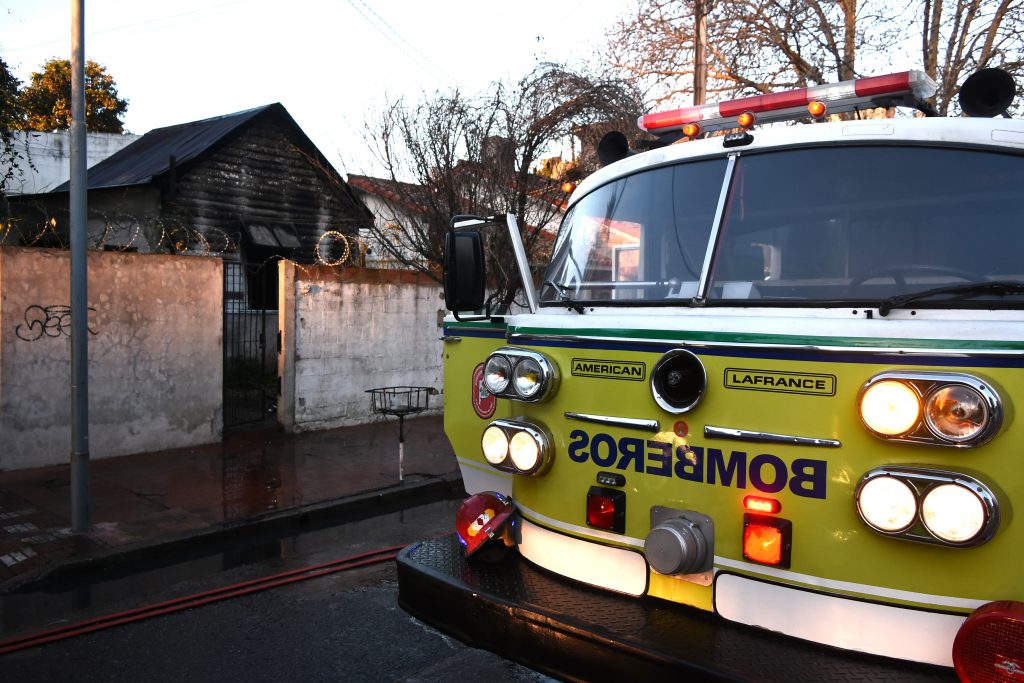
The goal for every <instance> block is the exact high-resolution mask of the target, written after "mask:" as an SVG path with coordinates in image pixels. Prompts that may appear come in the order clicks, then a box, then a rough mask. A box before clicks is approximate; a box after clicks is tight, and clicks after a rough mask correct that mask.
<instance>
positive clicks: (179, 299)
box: [0, 247, 223, 470]
mask: <svg viewBox="0 0 1024 683" xmlns="http://www.w3.org/2000/svg"><path fill="white" fill-rule="evenodd" d="M88 269H89V292H88V305H89V307H90V309H91V310H90V312H89V328H90V330H91V331H92V332H93V333H92V334H90V335H89V351H88V355H89V425H90V440H89V451H90V455H91V457H93V458H106V457H112V456H117V455H127V454H130V453H140V452H145V451H154V450H163V449H168V448H180V447H188V446H194V445H199V444H204V443H211V442H215V441H218V440H219V439H220V436H221V427H222V408H223V404H222V377H223V369H222V351H221V348H222V333H223V323H222V320H223V313H222V289H223V264H222V262H221V261H220V259H216V258H200V257H181V256H168V255H157V254H132V253H120V252H98V251H90V252H89V255H88ZM69 304H70V255H69V252H67V251H63V250H49V249H26V248H17V247H2V248H0V470H7V469H19V468H26V467H39V466H43V465H53V464H60V463H66V462H68V460H69V453H70V450H71V428H70V421H71V391H70V379H71V368H70V353H71V339H70V336H69V335H70V312H69Z"/></svg>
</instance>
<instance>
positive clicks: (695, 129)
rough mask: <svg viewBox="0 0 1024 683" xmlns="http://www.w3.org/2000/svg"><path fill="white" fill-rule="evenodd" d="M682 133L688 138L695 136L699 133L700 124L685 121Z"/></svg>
mask: <svg viewBox="0 0 1024 683" xmlns="http://www.w3.org/2000/svg"><path fill="white" fill-rule="evenodd" d="M683 135H685V136H686V137H688V138H695V137H697V136H698V135H700V126H698V125H697V124H696V123H687V124H686V125H685V126H683Z"/></svg>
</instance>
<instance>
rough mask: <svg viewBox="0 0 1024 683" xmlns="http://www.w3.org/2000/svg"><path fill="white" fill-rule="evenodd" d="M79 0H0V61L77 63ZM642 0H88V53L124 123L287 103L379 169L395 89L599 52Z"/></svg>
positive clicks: (337, 156)
mask: <svg viewBox="0 0 1024 683" xmlns="http://www.w3.org/2000/svg"><path fill="white" fill-rule="evenodd" d="M71 8H72V2H71V0H0V57H2V58H3V59H4V61H6V62H7V64H8V66H9V67H10V69H11V71H12V72H13V73H14V75H15V77H17V78H19V79H20V80H21V81H22V83H23V84H24V83H26V82H28V81H29V79H30V76H31V74H32V72H33V71H39V70H40V69H41V67H42V65H43V63H44V62H45V61H46V60H47V59H50V58H52V57H60V58H70V54H71ZM634 8H635V0H561V2H551V0H517V1H516V2H514V3H513V2H502V3H497V2H489V1H487V0H476V1H473V0H423V1H419V2H412V1H407V2H402V1H399V0H326V1H325V0H287V1H286V2H281V1H278V2H271V1H270V0H176V1H175V2H168V3H158V2H152V1H151V0H100V1H97V0H86V2H85V33H86V36H85V53H86V59H91V60H93V61H96V62H98V63H100V64H102V65H103V66H104V67H106V69H107V72H108V73H109V74H110V75H111V76H112V77H113V78H114V81H115V82H116V83H117V86H118V91H119V94H120V96H121V97H122V98H127V99H128V100H129V105H128V112H127V115H126V116H125V128H126V129H127V130H128V131H129V132H131V133H137V134H141V133H145V132H147V131H149V130H151V129H153V128H159V127H162V126H169V125H174V124H178V123H185V122H188V121H196V120H200V119H204V118H209V117H213V116H220V115H223V114H230V113H234V112H237V111H242V110H245V109H250V108H252V107H258V106H261V105H264V104H269V103H272V102H281V103H282V104H283V105H284V106H285V108H286V109H287V110H288V112H289V113H290V114H291V115H292V117H293V118H294V119H295V120H296V122H297V123H298V124H299V126H300V127H301V128H302V129H303V130H304V131H305V132H306V134H307V135H308V136H309V137H310V139H312V141H313V142H314V144H316V145H317V147H318V148H319V149H320V151H321V152H322V153H323V154H324V155H325V156H326V157H327V158H328V159H329V160H330V161H331V162H332V163H333V164H334V165H335V167H336V168H337V169H338V170H339V171H341V172H343V173H358V174H365V175H379V174H380V173H381V172H382V169H381V168H380V167H379V166H378V165H377V164H376V163H375V161H374V159H373V157H372V155H371V154H370V153H369V150H368V148H367V144H366V142H365V139H364V138H365V130H366V121H367V118H368V117H372V112H374V111H378V110H380V108H381V107H382V105H383V103H384V102H385V100H386V99H387V98H391V99H394V98H396V97H399V96H404V97H409V98H413V99H416V98H418V97H420V96H421V94H422V93H424V92H427V93H431V92H434V91H436V90H439V89H441V90H446V89H449V88H453V87H459V88H461V89H463V90H464V91H466V92H470V93H475V92H481V91H483V90H484V89H486V87H487V85H488V84H489V83H491V82H492V81H494V80H497V79H507V80H511V81H514V80H517V79H518V78H519V77H521V76H523V75H525V74H526V73H527V72H528V71H529V70H530V69H531V68H532V67H533V66H534V65H535V64H536V63H537V62H538V61H560V62H564V63H568V64H581V63H584V62H585V61H586V60H588V59H596V58H597V57H595V56H594V55H595V54H598V52H597V50H599V48H600V45H601V44H602V43H603V41H604V35H605V32H606V30H607V29H608V28H610V27H611V26H612V24H613V23H614V21H615V19H616V18H617V17H619V16H621V15H623V14H625V13H628V12H630V11H631V10H633V9H634Z"/></svg>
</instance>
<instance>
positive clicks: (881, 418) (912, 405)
mask: <svg viewBox="0 0 1024 683" xmlns="http://www.w3.org/2000/svg"><path fill="white" fill-rule="evenodd" d="M860 417H861V419H862V420H864V424H865V425H867V428H868V429H870V430H871V431H873V432H877V433H878V434H884V435H886V436H897V435H900V434H906V433H907V432H909V431H910V430H911V429H913V428H914V427H915V426H916V425H917V423H918V421H919V420H920V419H921V397H920V396H918V394H917V392H916V391H914V389H913V388H911V387H910V386H908V385H906V384H904V383H903V382H898V381H896V380H883V381H881V382H878V383H877V384H872V385H871V386H870V387H868V388H867V390H866V391H865V392H864V394H863V395H862V396H861V399H860Z"/></svg>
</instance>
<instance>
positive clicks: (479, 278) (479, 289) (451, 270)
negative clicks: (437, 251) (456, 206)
mask: <svg viewBox="0 0 1024 683" xmlns="http://www.w3.org/2000/svg"><path fill="white" fill-rule="evenodd" d="M485 283H486V273H485V271H484V242H483V239H482V238H481V236H480V233H479V232H477V231H475V230H467V231H464V232H455V231H449V232H448V233H447V234H446V235H445V236H444V305H445V306H447V307H448V310H450V311H454V312H458V311H478V310H480V309H482V308H483V307H484V286H485Z"/></svg>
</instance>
